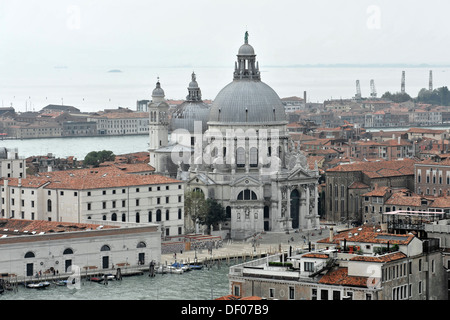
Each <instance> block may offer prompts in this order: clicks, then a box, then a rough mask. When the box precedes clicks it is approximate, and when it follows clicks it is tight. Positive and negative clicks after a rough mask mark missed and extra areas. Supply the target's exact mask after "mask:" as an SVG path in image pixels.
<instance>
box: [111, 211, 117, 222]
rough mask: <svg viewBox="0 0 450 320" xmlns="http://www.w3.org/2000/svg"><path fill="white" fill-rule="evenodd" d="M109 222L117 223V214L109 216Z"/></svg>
mask: <svg viewBox="0 0 450 320" xmlns="http://www.w3.org/2000/svg"><path fill="white" fill-rule="evenodd" d="M111 221H117V214H116V213H113V214H112V215H111Z"/></svg>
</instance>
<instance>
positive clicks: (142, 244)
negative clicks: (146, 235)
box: [136, 241, 147, 248]
mask: <svg viewBox="0 0 450 320" xmlns="http://www.w3.org/2000/svg"><path fill="white" fill-rule="evenodd" d="M146 247H147V245H146V244H145V242H144V241H141V242H139V243H138V244H137V246H136V248H146Z"/></svg>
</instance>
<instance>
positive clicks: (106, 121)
mask: <svg viewBox="0 0 450 320" xmlns="http://www.w3.org/2000/svg"><path fill="white" fill-rule="evenodd" d="M88 121H94V122H96V123H97V134H99V135H107V136H117V135H136V134H148V128H149V119H148V112H106V113H104V114H102V115H100V116H95V117H90V118H88Z"/></svg>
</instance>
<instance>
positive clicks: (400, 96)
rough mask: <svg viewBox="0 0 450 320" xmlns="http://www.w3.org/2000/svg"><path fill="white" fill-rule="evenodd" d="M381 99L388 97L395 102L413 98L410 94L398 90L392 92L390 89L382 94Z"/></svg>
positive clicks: (387, 98)
mask: <svg viewBox="0 0 450 320" xmlns="http://www.w3.org/2000/svg"><path fill="white" fill-rule="evenodd" d="M381 99H386V100H390V101H392V102H395V103H401V102H406V101H410V100H412V99H411V97H410V95H409V94H407V93H406V92H405V93H402V92H396V93H390V92H389V91H387V92H385V93H384V94H383V95H382V96H381Z"/></svg>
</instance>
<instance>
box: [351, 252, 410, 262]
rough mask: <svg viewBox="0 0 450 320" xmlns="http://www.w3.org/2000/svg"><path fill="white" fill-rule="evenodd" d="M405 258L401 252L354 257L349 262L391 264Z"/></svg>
mask: <svg viewBox="0 0 450 320" xmlns="http://www.w3.org/2000/svg"><path fill="white" fill-rule="evenodd" d="M404 258H406V254H404V253H403V252H399V251H397V252H393V253H388V254H384V255H382V256H363V255H356V256H354V257H353V258H351V259H350V260H351V261H365V262H379V263H386V262H391V261H395V260H401V259H404Z"/></svg>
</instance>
